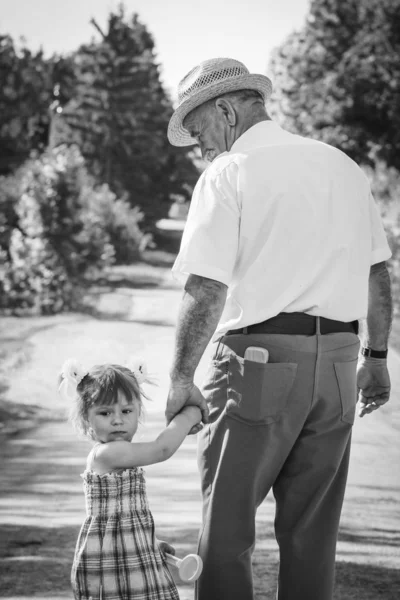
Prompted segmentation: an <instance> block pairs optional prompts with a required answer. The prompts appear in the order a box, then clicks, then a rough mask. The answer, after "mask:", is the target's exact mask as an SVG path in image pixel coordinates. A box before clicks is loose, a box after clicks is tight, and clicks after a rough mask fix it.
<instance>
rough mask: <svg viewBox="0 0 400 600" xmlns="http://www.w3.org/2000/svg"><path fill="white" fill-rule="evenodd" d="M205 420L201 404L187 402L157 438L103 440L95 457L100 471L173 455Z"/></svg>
mask: <svg viewBox="0 0 400 600" xmlns="http://www.w3.org/2000/svg"><path fill="white" fill-rule="evenodd" d="M200 421H201V412H200V410H199V408H197V406H185V407H184V409H183V410H182V411H181V412H180V413H179V414H178V415H177V416H176V417H175V418H174V419H173V420H172V421H171V423H170V424H169V425H168V427H167V428H166V429H164V430H163V431H162V432H161V433H160V435H159V436H158V437H157V438H156V439H155V440H154V441H153V442H143V443H137V444H136V443H131V442H123V441H121V442H119V441H116V442H109V443H106V444H102V445H101V446H100V447H99V449H98V451H97V453H96V457H95V459H94V461H93V467H94V469H95V471H96V473H98V474H99V475H102V474H104V473H107V472H109V471H113V470H116V469H129V468H133V467H144V466H146V465H152V464H155V463H159V462H163V461H164V460H167V459H168V458H170V457H171V456H172V455H173V454H174V453H175V452H176V451H177V450H178V448H179V446H180V445H181V444H182V442H183V440H184V439H185V437H186V436H187V434H188V433H189V431H190V430H191V429H192V427H193V426H194V425H196V424H197V423H199V422H200Z"/></svg>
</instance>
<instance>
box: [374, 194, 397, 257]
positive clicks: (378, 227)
mask: <svg viewBox="0 0 400 600" xmlns="http://www.w3.org/2000/svg"><path fill="white" fill-rule="evenodd" d="M369 214H370V221H371V265H375V264H376V263H379V262H383V261H385V260H389V258H390V257H391V256H392V252H391V250H390V248H389V244H388V241H387V238H386V233H385V230H384V228H383V223H382V218H381V215H380V214H379V210H378V207H377V205H376V202H375V200H374V197H373V195H372V193H371V192H370V194H369Z"/></svg>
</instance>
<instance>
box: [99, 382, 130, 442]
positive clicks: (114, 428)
mask: <svg viewBox="0 0 400 600" xmlns="http://www.w3.org/2000/svg"><path fill="white" fill-rule="evenodd" d="M139 406H140V405H139V401H138V400H136V399H135V398H130V399H127V398H126V396H125V395H124V394H123V393H122V392H121V391H119V392H118V400H117V402H116V403H115V404H111V405H104V404H103V405H96V404H95V405H94V406H91V407H90V408H89V411H88V422H89V425H90V427H91V429H92V431H93V437H94V438H95V440H96V441H98V442H103V443H105V442H115V441H117V440H118V441H121V440H124V441H126V442H130V441H131V439H132V438H133V436H134V435H135V433H136V431H137V428H138V423H139Z"/></svg>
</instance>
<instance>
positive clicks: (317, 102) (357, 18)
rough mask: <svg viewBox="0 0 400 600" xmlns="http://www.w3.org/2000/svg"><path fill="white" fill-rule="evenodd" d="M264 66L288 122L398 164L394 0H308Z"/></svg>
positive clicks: (397, 12) (399, 36)
mask: <svg viewBox="0 0 400 600" xmlns="http://www.w3.org/2000/svg"><path fill="white" fill-rule="evenodd" d="M270 68H271V73H272V79H273V81H274V87H275V101H274V102H273V112H274V113H275V114H278V113H280V118H281V120H282V121H283V123H284V124H285V125H286V126H287V127H288V128H289V129H291V130H293V131H296V132H299V133H301V134H303V135H310V136H313V137H316V138H318V139H321V140H323V141H325V142H327V143H330V144H332V145H334V146H336V147H338V148H340V149H342V150H343V151H345V152H346V153H347V154H349V155H350V156H351V157H352V158H353V159H355V160H356V161H358V162H361V163H367V162H369V163H373V162H375V161H376V160H378V159H382V160H384V161H385V162H386V163H387V165H388V166H393V167H396V168H397V169H400V0H348V1H347V2H342V1H341V0H313V1H312V3H311V7H310V13H309V16H308V19H307V22H306V24H305V26H304V28H303V29H302V30H301V31H299V32H296V33H293V34H292V35H291V36H290V37H289V38H288V39H287V40H286V41H285V42H284V44H283V45H282V46H281V47H280V48H278V49H277V50H276V51H275V53H274V55H273V57H272V60H271V65H270Z"/></svg>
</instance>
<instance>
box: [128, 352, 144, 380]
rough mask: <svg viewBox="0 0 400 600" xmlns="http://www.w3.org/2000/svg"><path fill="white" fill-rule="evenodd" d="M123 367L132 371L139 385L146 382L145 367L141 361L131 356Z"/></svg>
mask: <svg viewBox="0 0 400 600" xmlns="http://www.w3.org/2000/svg"><path fill="white" fill-rule="evenodd" d="M125 366H126V367H127V369H129V370H130V371H132V373H133V374H134V376H135V379H136V381H137V382H138V384H139V385H141V384H142V383H145V382H146V381H147V375H148V372H147V365H146V363H145V361H144V360H143V359H141V358H138V357H136V356H131V357H130V358H128V360H127V361H126V364H125Z"/></svg>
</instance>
